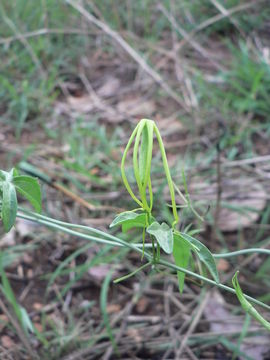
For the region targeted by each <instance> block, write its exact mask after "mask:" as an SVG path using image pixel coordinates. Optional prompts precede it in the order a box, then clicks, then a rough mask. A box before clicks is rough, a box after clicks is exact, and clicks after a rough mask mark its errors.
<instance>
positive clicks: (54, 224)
mask: <svg viewBox="0 0 270 360" xmlns="http://www.w3.org/2000/svg"><path fill="white" fill-rule="evenodd" d="M20 210H21V211H22V209H20ZM24 211H25V210H24ZM25 212H26V213H31V212H29V211H25ZM32 214H33V215H34V216H31V215H27V214H23V213H18V217H20V218H23V219H26V220H30V221H34V222H37V223H39V224H42V225H45V226H47V227H50V228H52V229H55V230H60V231H63V232H65V233H68V234H70V235H73V236H76V237H80V238H83V239H86V240H90V241H95V242H99V243H103V244H110V245H113V246H126V247H128V248H130V249H131V250H134V251H136V252H138V253H140V254H141V255H142V254H143V250H142V249H141V248H139V247H138V246H136V245H134V244H130V243H128V242H126V241H124V240H121V239H119V238H117V237H115V236H112V235H109V234H106V233H103V232H102V231H100V230H97V229H93V228H89V227H87V226H83V225H76V224H68V223H64V222H61V221H58V220H54V219H50V218H48V217H46V216H44V215H39V214H36V213H32ZM45 219H47V220H45ZM61 224H62V225H61ZM64 224H67V225H64ZM69 227H75V228H81V229H84V230H88V231H92V232H95V233H96V234H99V235H102V236H106V237H107V238H108V237H109V238H110V239H111V240H107V239H101V238H98V237H95V236H92V235H88V234H84V233H81V232H79V231H75V230H71V229H70V228H69ZM150 245H151V244H150ZM144 256H145V257H146V258H147V259H148V260H149V262H151V263H153V262H154V258H153V256H152V255H151V254H150V253H149V252H147V251H145V252H144ZM156 264H159V265H162V266H165V267H167V268H170V269H172V270H175V271H181V272H184V273H185V274H187V275H190V276H192V277H194V278H196V279H199V280H201V281H204V282H205V283H208V284H210V285H213V286H217V287H218V288H220V289H223V290H226V291H229V292H231V293H233V294H236V291H235V290H234V289H233V288H231V287H229V286H226V285H223V284H220V283H217V282H215V281H214V280H211V279H208V278H206V277H204V276H202V275H199V274H196V273H194V272H192V271H190V270H187V269H184V268H181V267H179V266H177V265H174V264H172V263H170V262H168V261H166V260H163V259H159V261H158V262H156ZM244 296H245V298H246V299H247V300H249V301H251V302H253V303H254V304H257V305H260V306H262V307H264V308H265V309H268V310H270V306H269V305H267V304H264V303H262V302H260V301H259V300H256V299H254V298H252V297H251V296H248V295H244Z"/></svg>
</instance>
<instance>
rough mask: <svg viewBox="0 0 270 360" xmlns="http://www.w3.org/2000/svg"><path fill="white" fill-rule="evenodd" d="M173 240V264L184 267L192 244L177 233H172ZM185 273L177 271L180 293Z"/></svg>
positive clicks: (186, 265) (187, 261) (186, 264)
mask: <svg viewBox="0 0 270 360" xmlns="http://www.w3.org/2000/svg"><path fill="white" fill-rule="evenodd" d="M173 240H174V241H173V257H174V261H175V264H176V265H177V266H180V267H182V268H184V269H186V268H187V267H188V263H189V258H190V254H191V248H192V246H191V244H190V243H188V242H187V241H185V240H184V239H183V238H182V237H181V236H179V235H177V234H174V235H173ZM185 275H186V274H185V273H184V272H182V271H177V277H178V284H179V290H180V293H182V292H183V289H184V282H185Z"/></svg>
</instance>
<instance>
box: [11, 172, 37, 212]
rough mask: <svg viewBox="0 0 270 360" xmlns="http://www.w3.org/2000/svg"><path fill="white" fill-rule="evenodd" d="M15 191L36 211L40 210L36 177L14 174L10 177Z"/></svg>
mask: <svg viewBox="0 0 270 360" xmlns="http://www.w3.org/2000/svg"><path fill="white" fill-rule="evenodd" d="M12 183H13V184H14V185H15V187H16V189H17V191H18V192H19V193H20V194H21V195H23V196H24V197H25V198H26V199H27V200H28V201H29V202H30V203H31V205H32V206H33V207H34V209H35V210H36V211H37V212H41V191H40V186H39V182H38V180H37V179H36V178H33V177H31V176H27V175H21V176H15V177H14V178H13V179H12Z"/></svg>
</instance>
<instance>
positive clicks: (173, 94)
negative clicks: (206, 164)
mask: <svg viewBox="0 0 270 360" xmlns="http://www.w3.org/2000/svg"><path fill="white" fill-rule="evenodd" d="M66 1H67V3H68V4H70V5H71V6H72V7H73V8H74V9H76V10H77V11H79V12H80V13H81V14H82V15H83V16H84V17H85V18H86V19H87V20H88V21H89V22H90V23H92V24H94V25H96V26H97V27H98V28H100V29H102V30H103V31H104V32H105V33H106V34H107V35H109V36H110V37H111V38H112V39H114V40H115V41H116V42H117V43H118V44H119V45H120V46H121V47H122V48H123V49H124V50H125V51H126V52H127V53H128V54H129V55H130V56H131V57H132V58H133V60H135V61H136V62H137V63H138V64H139V65H140V67H141V68H142V69H143V70H144V71H145V72H146V73H147V74H148V75H149V76H151V77H152V78H153V79H154V80H155V82H156V83H158V84H159V85H160V86H161V87H162V88H163V90H165V91H166V93H167V94H168V95H169V96H170V97H171V98H172V99H174V100H175V101H176V102H177V103H178V104H179V105H181V106H182V107H183V109H185V111H186V112H190V109H189V108H188V107H187V105H186V104H185V102H184V101H183V99H182V98H181V97H180V96H179V95H178V94H177V93H176V92H175V91H174V90H173V89H172V88H171V87H170V86H169V85H168V84H167V83H166V82H165V80H164V79H163V78H162V77H161V75H160V74H158V73H157V72H156V71H155V70H154V69H152V68H151V67H150V66H149V65H148V64H147V63H146V61H145V60H144V59H143V58H142V57H141V56H140V55H139V54H138V53H137V52H136V51H135V50H134V49H133V48H132V47H131V46H130V45H129V44H128V43H127V42H126V41H125V40H124V39H123V38H122V37H121V36H120V35H119V34H118V33H117V32H115V31H114V30H112V29H111V28H110V27H109V26H108V25H107V24H106V23H104V22H102V21H100V20H98V19H97V18H96V17H95V16H93V15H92V14H90V13H89V12H88V11H87V10H86V9H85V8H84V7H83V6H81V5H80V4H78V3H76V2H75V1H73V0H66Z"/></svg>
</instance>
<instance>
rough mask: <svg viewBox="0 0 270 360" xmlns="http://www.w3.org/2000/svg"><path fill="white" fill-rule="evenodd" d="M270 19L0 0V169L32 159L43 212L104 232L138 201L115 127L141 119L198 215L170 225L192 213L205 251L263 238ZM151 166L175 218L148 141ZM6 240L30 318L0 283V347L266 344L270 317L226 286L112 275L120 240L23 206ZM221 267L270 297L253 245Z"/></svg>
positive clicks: (239, 5) (18, 354)
mask: <svg viewBox="0 0 270 360" xmlns="http://www.w3.org/2000/svg"><path fill="white" fill-rule="evenodd" d="M269 19H270V7H269V3H268V1H258V0H257V1H252V0H251V1H241V0H230V1H224V0H218V1H217V0H203V1H201V0H191V1H185V0H181V1H176V0H168V1H167V0H165V1H156V0H137V1H131V0H130V1H129V0H126V1H120V0H118V1H114V0H101V1H100V0H99V1H97V0H93V1H91V0H83V1H75V0H66V1H64V0H63V1H55V0H30V1H24V0H3V1H1V4H0V56H1V64H0V126H1V128H0V129H1V131H0V160H1V168H2V169H10V168H11V167H13V166H17V167H18V168H19V169H21V171H22V172H23V171H28V172H29V171H34V173H35V174H37V171H38V172H39V175H40V178H41V180H40V182H41V184H42V192H43V213H44V214H48V215H49V216H51V217H54V218H57V219H59V220H64V221H70V222H74V223H80V224H84V225H91V226H94V227H97V228H99V229H101V230H104V231H109V229H108V225H109V224H110V223H111V221H112V219H113V217H114V216H115V214H116V213H117V212H120V211H122V210H123V209H129V208H131V207H132V206H133V205H134V204H132V203H131V201H130V199H129V197H128V194H127V192H126V191H125V190H124V187H123V184H122V181H121V174H120V169H119V165H120V161H121V156H122V153H123V150H124V147H125V145H126V141H127V138H128V136H129V134H130V132H131V130H132V129H133V128H134V127H135V124H137V122H138V120H139V119H141V118H152V119H154V120H155V121H156V122H157V124H158V127H159V128H160V130H161V133H162V136H163V138H164V142H165V147H166V150H167V153H168V160H169V163H170V165H171V166H172V169H173V171H172V172H173V178H174V181H175V183H176V184H177V186H179V187H180V188H181V190H183V192H184V191H185V190H184V184H183V179H182V169H183V168H184V169H185V173H186V178H187V184H188V190H189V193H190V199H191V201H192V204H193V207H194V208H195V209H196V210H197V211H198V212H199V213H200V214H202V215H203V217H204V218H205V221H204V222H203V223H200V222H199V221H198V220H197V219H196V218H194V215H193V212H191V211H190V210H189V209H186V208H184V209H182V210H181V211H180V218H181V229H182V230H183V229H185V228H186V226H187V225H189V224H190V223H193V224H194V225H193V228H198V227H199V228H200V229H201V232H200V234H199V235H197V236H198V237H199V238H200V240H201V241H202V242H204V243H205V244H206V245H207V246H208V247H209V248H210V249H211V250H212V251H213V252H214V253H221V252H226V251H234V250H239V249H242V248H248V247H264V248H269V244H270V232H269V230H270V225H269V217H270V204H269V193H270V192H269V190H270V181H269V176H270V175H269V174H270V166H269V164H270V161H269V160H270V142H269V136H270V121H269V113H270V103H269V100H268V97H269V91H270V42H269V38H270V37H269V32H270V24H269ZM152 173H153V174H154V177H155V181H154V182H153V187H154V189H155V191H156V192H157V193H158V194H160V196H158V197H157V199H155V202H158V203H159V206H156V209H154V211H155V212H156V214H159V217H160V219H161V220H167V221H170V220H171V219H172V214H171V211H170V208H169V207H168V206H167V205H166V202H164V201H163V199H165V200H166V199H169V193H168V189H167V187H166V181H165V179H164V178H163V176H162V172H161V159H160V155H159V153H158V152H156V155H155V157H154V166H153V168H152ZM178 203H179V204H180V205H183V204H182V200H181V198H180V197H179V198H178ZM110 231H111V230H110ZM121 236H123V235H121ZM138 236H139V235H138V234H136V233H128V234H127V235H125V236H124V238H125V239H130V238H131V237H132V239H134V240H136V237H138ZM0 248H1V251H2V254H4V257H3V258H4V259H5V261H4V265H5V272H6V274H7V279H8V281H9V282H10V285H11V287H12V289H13V291H14V293H15V299H16V302H17V304H20V305H21V306H23V307H24V308H25V309H26V311H27V313H28V315H29V318H30V319H31V322H32V323H33V324H34V326H35V328H36V331H35V333H34V334H32V335H26V334H25V333H24V330H23V329H21V330H20V328H18V319H17V318H16V312H14V308H12V307H11V306H10V304H9V302H8V301H7V296H6V295H7V293H6V291H7V288H3V287H2V290H1V303H0V305H1V314H0V343H1V346H0V354H1V359H2V358H3V359H29V349H30V351H31V354H32V355H31V356H35V357H37V358H41V359H65V360H68V359H69V360H71V359H72V360H75V359H101V358H102V359H114V358H117V355H116V354H117V352H118V353H119V354H120V358H121V359H177V358H179V359H180V358H181V359H232V358H234V359H237V358H239V359H267V358H269V356H270V353H269V339H268V338H267V334H266V330H264V329H263V328H262V327H260V326H259V325H258V324H257V323H255V322H253V321H251V320H250V319H249V317H248V316H246V317H245V315H244V314H243V312H242V310H241V309H240V307H239V305H238V302H237V300H236V298H235V297H233V296H228V294H225V293H222V292H220V291H217V290H215V289H210V288H208V289H207V288H206V287H204V288H201V284H196V283H195V284H194V282H192V281H191V279H189V280H188V281H187V284H186V285H185V289H184V293H183V294H182V295H181V296H180V295H179V293H178V288H177V280H176V279H175V276H174V275H173V274H170V273H168V272H166V273H165V272H164V273H156V272H151V271H150V272H149V271H148V270H146V271H145V272H141V273H139V274H138V275H137V276H135V277H133V278H131V279H129V280H127V281H125V282H123V283H120V284H116V285H113V284H112V282H111V280H112V279H113V278H116V277H119V276H121V275H124V274H126V273H128V272H130V271H133V270H134V269H135V268H136V267H138V266H140V264H141V262H140V259H139V258H138V256H137V254H133V253H132V252H130V251H129V250H127V249H115V248H112V247H110V246H104V245H98V244H95V243H89V242H87V241H83V240H81V239H80V240H78V239H76V238H74V237H72V236H70V235H63V234H61V233H58V232H57V231H55V232H53V231H51V230H48V229H46V228H43V227H41V226H37V225H33V224H32V223H30V222H26V221H24V220H18V221H17V224H16V227H15V229H13V231H12V232H11V233H9V234H8V235H5V236H2V238H1V239H0ZM218 269H219V271H220V274H221V281H222V282H223V283H228V284H230V281H231V277H232V274H233V273H234V272H235V270H236V269H239V270H241V276H240V277H239V281H240V283H241V285H242V287H243V289H244V290H245V292H246V293H248V294H249V295H252V296H254V297H256V298H257V299H259V300H262V301H264V302H266V303H268V304H269V302H270V293H269V286H270V280H269V279H270V278H269V271H270V261H269V258H267V257H266V256H265V255H263V254H257V255H254V254H253V255H246V256H238V257H234V258H232V259H230V260H228V259H226V258H223V259H219V260H218ZM195 270H198V269H195ZM2 280H3V275H2ZM264 316H265V317H266V318H268V319H269V314H267V313H264ZM16 325H17V326H16ZM31 356H30V357H31Z"/></svg>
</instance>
